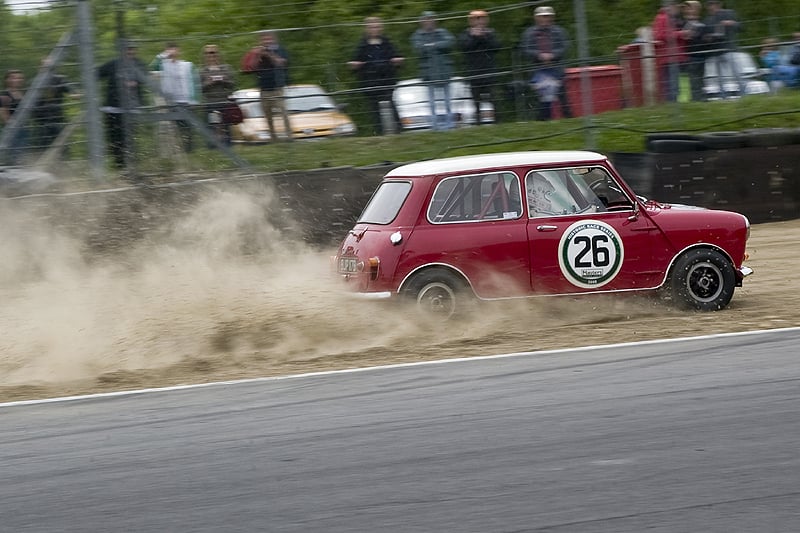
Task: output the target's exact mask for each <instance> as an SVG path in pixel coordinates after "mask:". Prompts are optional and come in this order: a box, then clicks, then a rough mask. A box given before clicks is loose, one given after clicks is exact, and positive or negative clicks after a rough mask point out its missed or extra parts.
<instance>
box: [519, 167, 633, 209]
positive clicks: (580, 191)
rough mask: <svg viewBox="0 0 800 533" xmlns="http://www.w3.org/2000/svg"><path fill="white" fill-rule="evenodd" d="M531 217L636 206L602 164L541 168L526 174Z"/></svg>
mask: <svg viewBox="0 0 800 533" xmlns="http://www.w3.org/2000/svg"><path fill="white" fill-rule="evenodd" d="M525 191H526V197H527V200H528V213H529V216H530V217H551V216H559V215H573V214H577V213H601V212H605V211H608V210H610V209H614V210H618V209H632V208H633V202H632V201H631V200H630V199H629V198H628V196H627V195H626V194H625V192H624V190H623V188H622V187H621V186H620V185H619V184H618V183H617V182H616V181H615V180H614V178H613V177H612V176H611V175H610V174H609V173H608V172H607V171H606V170H605V169H604V168H601V167H592V168H587V167H579V168H565V169H556V170H538V171H532V172H530V173H528V175H527V176H526V177H525Z"/></svg>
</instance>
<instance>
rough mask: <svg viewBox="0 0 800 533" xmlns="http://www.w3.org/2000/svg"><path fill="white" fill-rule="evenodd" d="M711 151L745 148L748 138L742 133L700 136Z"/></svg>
mask: <svg viewBox="0 0 800 533" xmlns="http://www.w3.org/2000/svg"><path fill="white" fill-rule="evenodd" d="M697 137H698V139H700V140H701V141H702V142H703V144H704V145H705V146H706V148H708V149H709V150H729V149H731V148H744V146H745V141H746V139H747V137H746V136H745V135H744V134H743V133H742V132H740V131H712V132H709V133H701V134H699V135H698V136H697Z"/></svg>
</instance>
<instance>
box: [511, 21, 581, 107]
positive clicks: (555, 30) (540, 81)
mask: <svg viewBox="0 0 800 533" xmlns="http://www.w3.org/2000/svg"><path fill="white" fill-rule="evenodd" d="M555 16H556V12H555V10H553V8H552V7H550V6H539V7H537V8H536V10H535V11H534V12H533V17H534V25H533V26H530V27H528V28H527V29H526V30H525V31H524V32H523V34H522V41H521V43H520V47H521V48H522V53H523V54H524V55H525V57H527V58H528V59H529V60H530V61H531V63H532V64H533V66H534V70H533V76H532V77H531V82H532V83H533V85H534V86H535V87H536V88H537V92H538V95H539V103H538V106H537V119H538V120H550V119H551V118H552V117H553V111H552V103H553V101H554V100H555V99H558V100H559V102H560V104H561V115H562V116H563V117H564V118H571V117H572V109H571V108H570V105H569V101H568V100H567V90H566V87H565V86H564V57H565V55H566V53H567V50H569V45H570V40H569V35H568V34H567V31H566V30H565V29H564V28H562V27H561V26H558V25H557V24H555V23H554V20H555Z"/></svg>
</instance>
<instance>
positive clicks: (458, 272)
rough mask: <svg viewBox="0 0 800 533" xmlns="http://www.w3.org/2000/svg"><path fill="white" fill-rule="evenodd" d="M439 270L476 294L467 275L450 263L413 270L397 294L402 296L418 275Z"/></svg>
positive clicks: (427, 264)
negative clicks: (452, 276)
mask: <svg viewBox="0 0 800 533" xmlns="http://www.w3.org/2000/svg"><path fill="white" fill-rule="evenodd" d="M437 269H438V270H445V271H447V272H449V273H451V274H453V275H455V276H457V277H458V278H459V279H460V280H461V281H462V282H463V283H464V286H465V287H467V288H469V290H470V291H472V294H475V289H474V288H473V287H472V282H471V281H470V279H469V277H467V275H466V274H464V272H463V271H462V270H461V269H459V268H457V267H454V266H453V265H450V264H448V263H438V262H437V263H425V264H424V265H420V266H418V267H416V268H414V269H413V270H411V271H410V272H409V273H408V274H406V276H405V277H404V278H403V281H401V282H400V284H399V285H398V286H397V294H402V293H403V291H404V290H405V289H406V288H407V287H408V284H409V283H410V282H411V280H412V279H413V278H414V277H415V276H416V275H418V274H420V273H422V272H426V271H429V270H437ZM476 296H477V295H476Z"/></svg>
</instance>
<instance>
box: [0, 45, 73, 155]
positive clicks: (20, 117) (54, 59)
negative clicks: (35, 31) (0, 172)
mask: <svg viewBox="0 0 800 533" xmlns="http://www.w3.org/2000/svg"><path fill="white" fill-rule="evenodd" d="M71 45H72V32H71V31H68V32H66V33H65V34H64V35H62V36H61V40H60V41H58V44H57V45H56V47H55V48H54V49H53V51H52V52H50V55H49V56H48V58H49V59H50V61H49V65H48V66H47V67H45V68H44V69H41V70H39V73H38V74H37V75H36V77H35V78H34V79H33V82H32V83H31V86H30V87H29V88H28V90H27V91H25V96H23V97H22V101H21V102H20V103H19V106H18V107H17V109H16V110H15V111H14V114H13V115H11V120H9V121H8V124H6V126H5V128H3V131H2V132H0V154H2V155H5V152H6V150H8V149H9V147H10V145H11V140H12V139H13V138H14V136H16V135H17V132H18V131H19V130H20V128H22V126H23V124H25V122H26V121H27V120H28V117H30V116H31V113H32V112H33V108H34V106H35V105H36V101H37V100H38V98H39V95H40V94H41V92H42V88H43V87H44V86H45V84H46V82H47V80H48V79H49V78H50V75H51V73H52V72H53V69H55V67H56V65H58V64H59V63H60V62H61V56H63V55H64V50H65V49H66V48H67V47H68V46H71Z"/></svg>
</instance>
